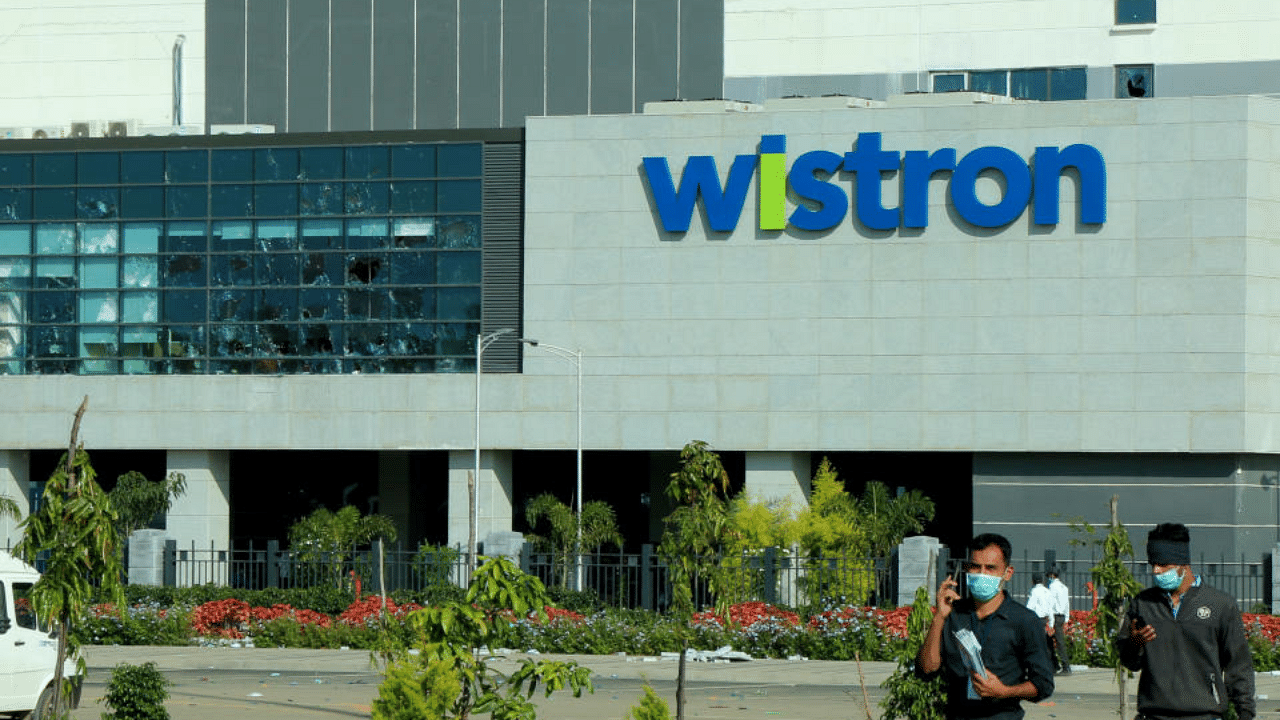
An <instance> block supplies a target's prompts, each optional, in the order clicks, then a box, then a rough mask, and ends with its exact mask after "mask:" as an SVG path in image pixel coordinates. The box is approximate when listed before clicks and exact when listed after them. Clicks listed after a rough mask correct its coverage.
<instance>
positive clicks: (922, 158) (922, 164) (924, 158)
mask: <svg viewBox="0 0 1280 720" xmlns="http://www.w3.org/2000/svg"><path fill="white" fill-rule="evenodd" d="M955 169H956V151H955V148H942V149H941V150H937V151H935V152H934V153H933V154H929V153H928V152H926V151H924V150H908V151H907V152H905V153H903V157H902V226H903V227H909V228H922V227H928V225H929V180H930V179H931V178H932V177H933V176H934V174H935V173H940V172H944V171H946V172H950V171H952V170H955Z"/></svg>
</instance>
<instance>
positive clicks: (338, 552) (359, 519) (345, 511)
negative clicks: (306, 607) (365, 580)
mask: <svg viewBox="0 0 1280 720" xmlns="http://www.w3.org/2000/svg"><path fill="white" fill-rule="evenodd" d="M379 538H381V539H383V540H385V541H388V542H392V541H394V540H395V539H396V526H395V523H394V522H393V521H392V520H391V518H389V517H387V516H386V515H377V514H374V515H364V516H362V515H361V514H360V511H359V510H357V509H355V508H354V507H352V506H350V505H347V506H346V507H344V508H342V509H341V510H339V511H338V512H336V513H335V512H331V511H330V510H329V509H328V508H319V509H318V510H316V511H315V512H313V513H311V514H310V515H308V516H306V517H304V518H302V519H301V520H299V521H297V522H295V523H294V524H293V525H291V526H290V527H289V549H290V550H291V551H292V552H293V553H294V555H295V556H296V557H297V558H298V559H299V560H300V561H302V562H304V563H311V564H314V565H315V566H317V567H319V568H322V569H323V572H325V573H326V574H327V575H329V577H330V579H331V580H332V581H333V582H334V584H335V586H337V587H342V578H343V575H342V570H343V567H344V566H345V565H346V563H347V560H349V559H350V558H351V556H352V554H353V553H354V552H355V550H356V548H357V547H359V546H361V545H368V544H370V543H372V542H373V541H375V540H377V539H379Z"/></svg>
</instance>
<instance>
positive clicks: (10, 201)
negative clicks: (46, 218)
mask: <svg viewBox="0 0 1280 720" xmlns="http://www.w3.org/2000/svg"><path fill="white" fill-rule="evenodd" d="M30 219H31V191H30V190H23V189H18V188H12V189H9V188H0V220H30Z"/></svg>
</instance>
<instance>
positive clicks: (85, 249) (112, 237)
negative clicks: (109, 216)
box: [78, 223, 120, 255]
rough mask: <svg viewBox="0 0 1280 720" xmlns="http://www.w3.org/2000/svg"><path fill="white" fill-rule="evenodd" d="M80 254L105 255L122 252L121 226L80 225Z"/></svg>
mask: <svg viewBox="0 0 1280 720" xmlns="http://www.w3.org/2000/svg"><path fill="white" fill-rule="evenodd" d="M78 229H79V231H80V252H81V253H84V254H86V255H104V254H107V253H111V254H114V253H117V252H119V251H120V226H118V225H116V224H115V223H80V225H79V226H78Z"/></svg>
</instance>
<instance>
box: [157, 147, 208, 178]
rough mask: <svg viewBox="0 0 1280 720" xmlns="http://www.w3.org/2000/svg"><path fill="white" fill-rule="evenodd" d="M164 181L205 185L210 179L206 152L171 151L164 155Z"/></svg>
mask: <svg viewBox="0 0 1280 720" xmlns="http://www.w3.org/2000/svg"><path fill="white" fill-rule="evenodd" d="M164 179H165V182H171V183H203V182H206V181H208V179H209V154H208V153H207V152H205V151H204V150H170V151H168V152H166V153H165V154H164Z"/></svg>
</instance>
